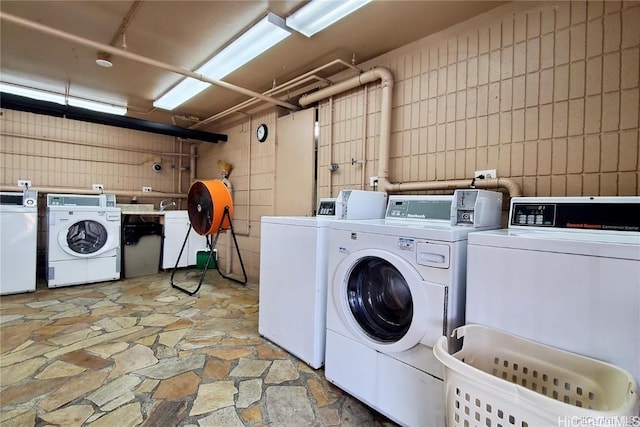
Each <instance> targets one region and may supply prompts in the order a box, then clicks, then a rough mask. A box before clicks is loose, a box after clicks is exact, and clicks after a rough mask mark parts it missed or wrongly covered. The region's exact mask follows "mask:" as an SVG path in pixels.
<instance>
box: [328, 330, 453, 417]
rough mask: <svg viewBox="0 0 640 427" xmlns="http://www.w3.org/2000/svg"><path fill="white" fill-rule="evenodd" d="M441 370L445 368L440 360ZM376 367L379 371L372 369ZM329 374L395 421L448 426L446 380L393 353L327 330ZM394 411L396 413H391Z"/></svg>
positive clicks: (342, 387) (438, 367)
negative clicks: (415, 366) (446, 422)
mask: <svg viewBox="0 0 640 427" xmlns="http://www.w3.org/2000/svg"><path fill="white" fill-rule="evenodd" d="M438 365H439V366H437V371H438V372H441V371H442V366H441V365H440V364H439V362H438ZM372 367H375V372H371V371H370V369H371V368H372ZM325 376H326V378H327V380H328V381H330V382H331V383H333V384H335V385H336V386H338V387H339V388H341V389H343V390H345V391H346V392H348V393H350V394H352V395H353V396H354V397H355V398H357V399H358V400H360V401H362V402H364V403H365V404H367V405H369V406H370V407H371V408H373V409H375V410H377V411H378V412H380V413H381V414H383V415H385V416H387V417H389V418H390V419H392V420H393V421H395V422H397V423H400V424H402V425H406V426H411V427H440V426H442V427H444V425H445V406H444V397H445V391H444V382H443V381H442V380H440V379H438V378H435V377H433V376H431V375H429V374H427V373H425V372H422V371H420V370H418V369H416V368H414V367H412V366H410V365H407V364H405V363H402V362H400V361H398V360H396V359H394V358H392V357H390V356H389V355H386V354H384V353H380V352H377V351H375V350H373V349H371V348H369V347H367V346H365V345H363V344H360V343H358V342H356V341H353V340H351V339H349V338H346V337H344V336H342V335H340V334H338V333H336V332H334V331H331V330H327V353H326V360H325ZM391 414H393V415H391Z"/></svg>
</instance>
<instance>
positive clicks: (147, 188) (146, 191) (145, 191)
mask: <svg viewBox="0 0 640 427" xmlns="http://www.w3.org/2000/svg"><path fill="white" fill-rule="evenodd" d="M142 192H143V193H151V187H142Z"/></svg>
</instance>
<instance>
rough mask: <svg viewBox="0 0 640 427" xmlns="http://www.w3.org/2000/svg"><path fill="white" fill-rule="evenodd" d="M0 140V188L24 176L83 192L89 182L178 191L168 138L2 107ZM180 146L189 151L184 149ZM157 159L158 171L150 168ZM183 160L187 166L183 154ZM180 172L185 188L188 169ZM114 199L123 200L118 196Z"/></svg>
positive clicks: (37, 184) (45, 184)
mask: <svg viewBox="0 0 640 427" xmlns="http://www.w3.org/2000/svg"><path fill="white" fill-rule="evenodd" d="M0 140H1V141H2V143H1V145H0V156H2V157H1V163H0V164H1V165H2V170H1V171H0V183H1V184H2V185H3V186H15V185H16V181H17V180H18V179H27V180H31V182H32V185H33V187H34V188H38V187H61V188H68V189H69V190H72V189H84V190H89V189H91V187H92V184H103V185H104V189H105V192H109V191H110V190H111V191H115V190H120V191H121V190H125V191H141V189H142V187H143V186H146V187H152V188H153V190H154V191H159V192H165V193H174V192H178V187H177V182H178V179H177V174H178V168H177V167H175V168H174V167H172V166H173V165H175V166H177V165H178V161H179V159H178V158H177V157H175V156H171V155H170V153H174V152H175V151H174V149H176V150H177V149H178V144H177V143H176V142H175V138H173V137H169V136H164V135H157V134H152V133H147V132H140V131H135V130H128V129H121V128H116V127H112V126H104V125H99V124H93V123H86V122H81V121H76V120H68V119H63V118H59V117H49V116H43V115H38V114H33V113H27V112H21V111H14V110H6V109H3V110H1V111H0ZM184 150H185V152H187V153H188V152H189V149H188V147H185V148H184ZM158 159H160V160H161V162H162V165H163V170H162V171H161V172H160V173H156V172H153V170H152V169H151V165H152V164H153V162H154V160H158ZM184 161H185V162H186V165H187V166H188V162H189V160H188V158H185V159H184ZM183 174H185V175H183V177H184V179H183V181H184V182H185V184H184V190H186V189H187V188H188V182H187V181H188V172H186V173H185V172H183ZM16 190H17V187H16ZM140 201H143V200H140ZM146 201H147V202H152V203H153V202H159V200H158V201H156V200H155V199H153V198H149V199H148V200H146ZM118 202H119V203H128V200H126V199H125V198H122V197H120V198H118ZM156 204H157V203H156Z"/></svg>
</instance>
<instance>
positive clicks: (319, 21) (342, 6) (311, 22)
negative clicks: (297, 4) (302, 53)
mask: <svg viewBox="0 0 640 427" xmlns="http://www.w3.org/2000/svg"><path fill="white" fill-rule="evenodd" d="M370 1H371V0H341V1H331V0H311V1H310V2H309V3H307V4H306V5H304V6H303V7H302V8H301V9H300V10H298V11H296V12H295V13H293V14H292V15H291V16H289V17H288V18H287V21H286V22H287V27H289V28H291V29H294V30H296V31H297V32H299V33H301V34H304V35H305V36H307V37H311V36H312V35H314V34H316V33H318V32H320V31H322V30H324V29H325V28H327V27H328V26H329V25H332V24H334V23H336V22H338V21H339V20H341V19H342V18H344V17H345V16H347V15H349V14H350V13H352V12H355V11H356V10H358V9H360V8H361V7H362V6H364V5H366V4H367V3H369V2H370Z"/></svg>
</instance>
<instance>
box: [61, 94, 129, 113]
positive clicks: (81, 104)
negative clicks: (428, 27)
mask: <svg viewBox="0 0 640 427" xmlns="http://www.w3.org/2000/svg"><path fill="white" fill-rule="evenodd" d="M67 103H68V104H69V105H70V106H72V107H78V108H84V109H86V110H92V111H98V112H100V113H107V114H115V115H118V116H124V115H125V114H127V107H121V106H119V105H112V104H105V103H103V102H96V101H89V100H86V99H80V98H72V97H69V98H68V99H67Z"/></svg>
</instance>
